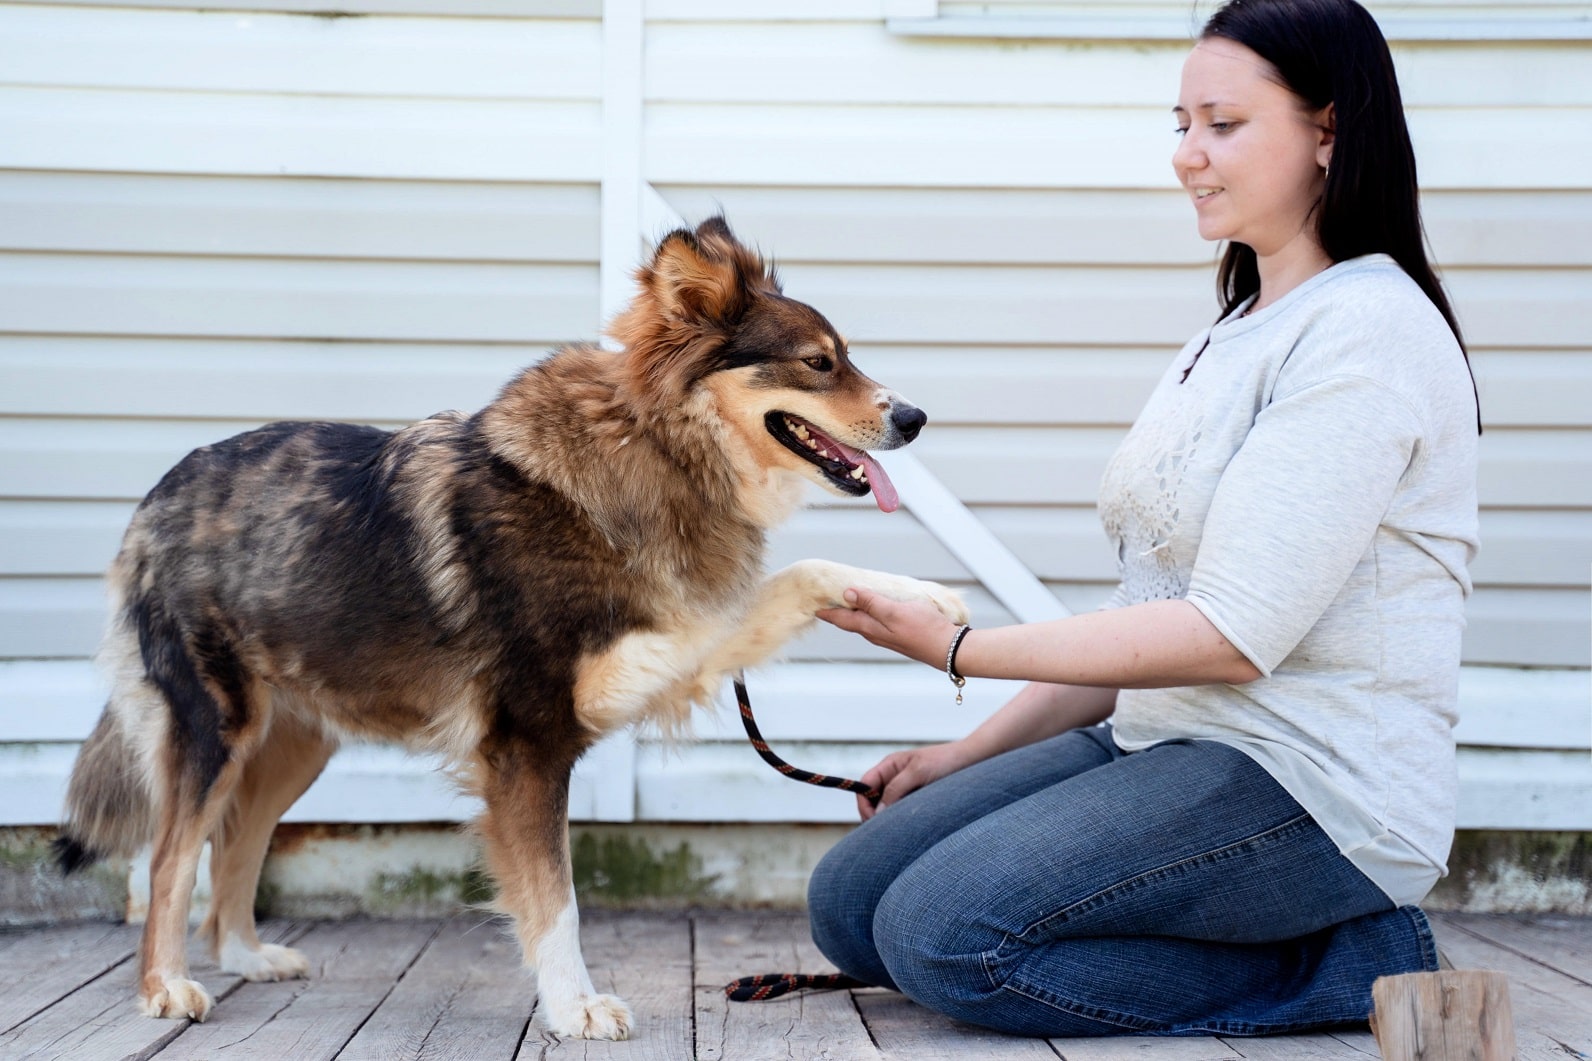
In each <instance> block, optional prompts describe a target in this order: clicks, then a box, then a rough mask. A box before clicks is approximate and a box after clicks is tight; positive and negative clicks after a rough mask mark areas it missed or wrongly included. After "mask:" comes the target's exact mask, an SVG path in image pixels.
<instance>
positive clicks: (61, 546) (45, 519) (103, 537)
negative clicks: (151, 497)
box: [0, 500, 134, 734]
mask: <svg viewBox="0 0 1592 1061" xmlns="http://www.w3.org/2000/svg"><path fill="white" fill-rule="evenodd" d="M133 507H134V504H133V502H131V501H15V500H8V501H0V576H16V575H56V576H62V575H69V576H84V575H88V576H97V575H100V574H103V573H104V571H105V569H106V568H107V567H109V566H110V562H111V560H112V558H114V557H115V555H116V550H117V548H119V547H120V545H121V541H122V532H123V531H125V530H126V529H127V521H128V520H130V519H132V516H133ZM3 733H5V729H4V728H3V727H0V734H3Z"/></svg>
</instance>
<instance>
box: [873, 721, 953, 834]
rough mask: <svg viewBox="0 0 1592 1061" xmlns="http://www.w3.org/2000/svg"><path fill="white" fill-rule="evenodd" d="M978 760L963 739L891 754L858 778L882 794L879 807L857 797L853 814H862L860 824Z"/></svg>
mask: <svg viewBox="0 0 1592 1061" xmlns="http://www.w3.org/2000/svg"><path fill="white" fill-rule="evenodd" d="M980 758H981V756H979V755H978V754H977V753H976V752H974V751H973V750H972V749H971V748H970V747H969V746H968V743H967V741H966V740H965V739H964V740H956V741H951V742H950V743H949V744H931V745H929V746H928V747H927V748H910V749H908V750H906V751H902V752H891V753H890V754H889V755H887V756H885V757H884V758H883V759H881V760H880V761H879V764H878V765H877V766H874V767H873V768H872V769H870V770H869V771H868V772H867V773H865V774H863V775H862V781H863V782H864V783H865V784H868V785H871V786H872V787H874V788H877V789H879V790H880V791H881V792H883V793H884V796H883V797H882V798H881V799H880V800H879V805H878V806H877V807H876V806H874V805H873V804H872V803H869V802H868V800H867V799H866V798H865V797H863V796H860V795H859V796H858V797H857V813H858V814H860V815H862V820H863V821H867V820H868V819H869V818H872V817H873V816H874V815H875V814H878V813H879V812H880V811H881V810H883V809H884V808H885V807H888V806H889V805H890V804H892V803H894V802H895V801H896V800H898V799H900V798H901V797H902V796H905V795H907V794H908V793H909V792H916V791H917V790H918V789H920V788H922V787H923V786H924V785H926V784H928V783H929V782H930V781H938V780H939V779H940V778H942V777H944V776H945V775H947V774H954V773H955V772H956V771H958V770H960V769H962V768H963V767H965V766H972V765H973V764H974V763H976V762H978V761H979V759H980Z"/></svg>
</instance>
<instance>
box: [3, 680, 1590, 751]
mask: <svg viewBox="0 0 1592 1061" xmlns="http://www.w3.org/2000/svg"><path fill="white" fill-rule="evenodd" d="M747 684H748V688H749V690H750V695H751V697H752V706H753V708H754V709H755V710H756V712H757V723H758V728H759V729H760V730H761V731H762V733H763V735H764V736H765V737H767V738H768V739H769V740H771V741H870V742H871V741H881V742H882V741H893V740H899V741H908V740H914V741H917V740H922V741H933V740H954V739H955V738H957V737H959V736H961V735H963V734H964V733H967V732H968V731H970V730H971V729H973V728H974V727H975V726H977V725H978V724H979V723H981V722H983V721H984V719H986V718H987V717H989V716H990V715H992V714H994V713H995V711H997V710H998V709H999V708H1000V707H1001V705H1002V704H1004V703H1005V702H1006V701H1007V700H1008V699H1010V698H1011V696H1012V695H1014V694H1015V693H1016V691H1017V690H1018V689H1019V688H1021V684H1022V683H1020V682H1006V681H996V680H994V679H988V678H973V679H970V680H969V682H968V684H967V687H966V688H965V689H964V690H963V694H964V696H963V703H962V704H961V705H958V704H957V703H956V702H955V698H954V696H952V695H951V692H952V690H951V687H950V685H949V683H947V682H946V680H945V676H944V675H943V674H941V673H939V672H938V671H935V670H933V669H931V668H928V667H923V666H919V665H918V664H915V663H902V662H899V661H895V662H887V663H867V664H858V663H829V662H817V663H783V664H775V665H773V666H769V667H763V668H759V669H758V670H755V671H753V672H751V674H749V675H748V676H747ZM1589 685H1592V675H1589V674H1588V672H1587V671H1584V670H1519V669H1513V668H1502V667H1465V668H1463V669H1462V670H1461V671H1460V677H1459V713H1460V723H1459V726H1458V728H1457V729H1456V730H1455V737H1456V739H1457V740H1458V741H1459V743H1460V744H1462V745H1466V746H1469V747H1493V748H1538V749H1561V750H1578V751H1582V752H1585V751H1587V750H1588V746H1589V744H1592V732H1589V730H1592V721H1589V720H1588V718H1587V715H1586V700H1587V693H1588V688H1589ZM108 690H109V685H108V683H107V682H106V681H105V679H104V678H103V677H102V675H101V674H100V673H99V672H98V670H97V669H96V668H95V666H94V665H93V664H92V663H90V662H88V661H87V660H21V661H12V662H0V732H4V733H5V734H6V737H7V740H8V741H15V742H29V741H39V742H70V741H80V740H83V739H84V738H85V737H87V736H88V734H89V731H90V730H92V729H93V728H94V724H95V722H96V721H97V720H98V719H99V715H100V709H101V706H102V705H103V703H104V700H105V697H106V694H107V692H108ZM693 729H694V732H693V735H692V737H691V740H690V742H689V743H698V742H722V743H726V744H732V745H740V744H742V743H743V742H745V740H746V736H745V731H744V730H743V729H742V726H741V721H740V715H739V713H738V712H737V711H736V709H735V704H734V698H733V695H732V693H731V691H730V690H729V688H728V687H726V688H725V689H724V690H722V691H721V694H720V697H719V702H718V705H717V708H716V710H711V711H709V710H703V711H698V712H697V714H696V716H695V718H694V720H693Z"/></svg>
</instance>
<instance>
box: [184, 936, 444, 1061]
mask: <svg viewBox="0 0 1592 1061" xmlns="http://www.w3.org/2000/svg"><path fill="white" fill-rule="evenodd" d="M438 928H439V925H438V923H437V922H435V921H390V922H374V921H365V922H342V923H335V924H323V925H318V926H316V928H315V929H314V930H312V931H311V932H310V933H308V934H307V935H306V936H305V937H304V938H303V939H302V940H300V941H299V949H300V950H302V951H303V952H304V954H305V956H306V957H307V958H309V960H310V978H309V979H308V980H288V981H283V982H281V983H272V984H250V985H248V987H247V989H246V990H242V991H239V992H237V993H236V994H235V995H234V996H233V997H232V998H229V999H228V1000H227V1002H226V1004H225V1005H220V1006H217V1007H216V1008H215V1009H214V1010H213V1011H212V1012H211V1015H210V1019H209V1020H207V1021H206V1022H205V1023H203V1024H194V1025H190V1026H189V1027H188V1029H187V1030H186V1031H185V1032H184V1033H183V1034H182V1035H181V1036H179V1037H178V1038H177V1040H176V1041H175V1042H173V1043H172V1044H171V1045H170V1046H168V1047H166V1048H165V1049H164V1050H162V1051H161V1052H160V1054H159V1055H158V1056H159V1057H160V1058H161V1059H162V1061H209V1059H212V1058H227V1057H237V1058H259V1057H284V1058H286V1057H291V1058H293V1059H294V1061H317V1059H324V1061H330V1059H332V1058H334V1057H336V1056H337V1054H338V1051H340V1050H341V1049H342V1048H343V1046H344V1045H345V1044H346V1043H347V1042H348V1041H349V1040H350V1039H352V1038H353V1037H354V1033H355V1032H356V1031H358V1029H359V1027H360V1026H361V1025H362V1024H364V1023H365V1021H366V1019H367V1018H369V1016H370V1014H371V1013H372V1012H373V1011H374V1010H375V1009H376V1007H377V1006H379V1005H380V1004H381V1002H382V1000H383V999H384V998H386V997H387V995H388V993H390V992H391V991H392V990H393V985H394V984H395V983H396V982H397V980H398V978H399V977H400V976H402V975H403V974H404V972H405V971H406V970H408V969H409V967H410V966H411V965H413V964H414V961H415V959H416V958H417V957H418V956H419V954H420V952H421V951H422V950H423V949H424V948H425V946H426V945H427V944H428V943H429V942H430V941H431V939H432V937H433V936H435V935H436V933H437V930H438Z"/></svg>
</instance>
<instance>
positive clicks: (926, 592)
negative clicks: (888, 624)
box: [883, 576, 970, 626]
mask: <svg viewBox="0 0 1592 1061" xmlns="http://www.w3.org/2000/svg"><path fill="white" fill-rule="evenodd" d="M883 592H884V594H885V595H886V596H888V597H893V598H894V599H896V600H922V601H928V602H929V603H930V604H932V605H934V606H935V607H936V608H938V609H939V611H940V614H941V615H943V616H945V617H946V618H947V619H949V620H950V621H951V622H953V623H956V624H957V625H958V626H960V625H961V624H962V623H965V622H967V620H968V619H969V617H970V613H969V612H968V610H967V605H966V604H964V603H962V598H961V596H960V595H959V594H958V593H957V592H956V591H955V590H952V589H947V588H946V587H944V586H942V585H940V584H939V583H938V582H927V581H924V580H923V579H917V578H906V577H904V576H897V577H896V579H895V580H894V581H893V582H892V584H891V585H890V586H889V588H887V589H885V590H883Z"/></svg>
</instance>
